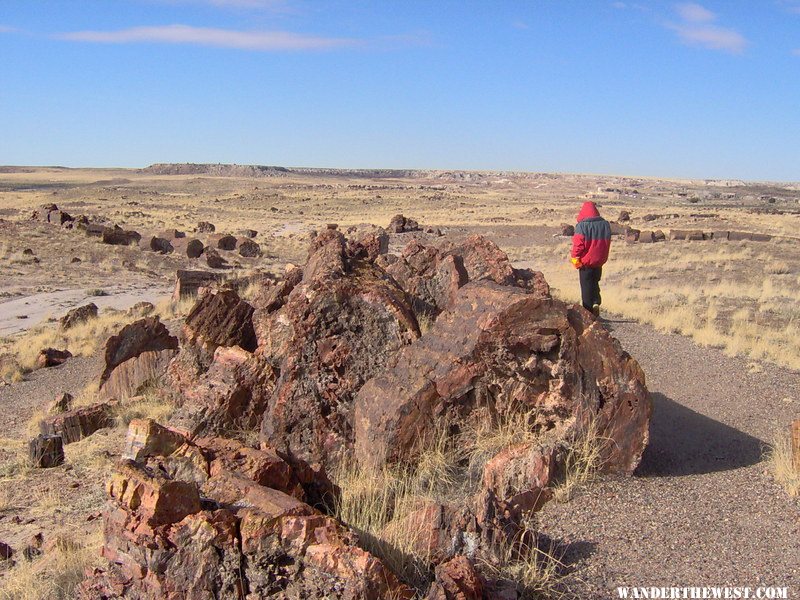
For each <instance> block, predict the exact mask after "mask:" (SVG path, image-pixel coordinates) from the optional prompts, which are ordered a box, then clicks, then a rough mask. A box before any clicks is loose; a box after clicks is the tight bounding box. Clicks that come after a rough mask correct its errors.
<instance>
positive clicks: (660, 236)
mask: <svg viewBox="0 0 800 600" xmlns="http://www.w3.org/2000/svg"><path fill="white" fill-rule="evenodd" d="M666 239H667V236H666V235H664V232H663V231H661V230H660V229H656V230H655V231H654V232H653V241H654V242H664V241H666Z"/></svg>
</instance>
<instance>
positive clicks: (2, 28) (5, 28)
mask: <svg viewBox="0 0 800 600" xmlns="http://www.w3.org/2000/svg"><path fill="white" fill-rule="evenodd" d="M12 31H16V29H14V28H13V27H9V26H8V25H0V33H11V32H12Z"/></svg>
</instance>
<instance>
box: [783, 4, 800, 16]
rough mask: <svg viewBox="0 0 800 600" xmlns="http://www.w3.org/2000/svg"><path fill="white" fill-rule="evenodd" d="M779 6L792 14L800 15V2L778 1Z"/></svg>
mask: <svg viewBox="0 0 800 600" xmlns="http://www.w3.org/2000/svg"><path fill="white" fill-rule="evenodd" d="M778 4H780V5H781V6H783V7H784V8H785V9H786V10H787V11H789V12H790V13H795V14H796V15H800V0H778Z"/></svg>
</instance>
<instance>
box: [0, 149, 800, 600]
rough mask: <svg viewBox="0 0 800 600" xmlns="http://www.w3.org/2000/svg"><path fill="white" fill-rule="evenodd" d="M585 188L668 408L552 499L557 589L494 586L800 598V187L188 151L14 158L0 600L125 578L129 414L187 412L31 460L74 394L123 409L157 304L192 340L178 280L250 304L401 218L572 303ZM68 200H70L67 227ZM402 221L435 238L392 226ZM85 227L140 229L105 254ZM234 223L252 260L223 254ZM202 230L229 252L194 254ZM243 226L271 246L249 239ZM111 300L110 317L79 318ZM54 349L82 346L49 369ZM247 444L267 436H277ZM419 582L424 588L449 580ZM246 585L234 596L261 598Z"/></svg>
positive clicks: (113, 430) (629, 342)
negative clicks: (218, 161) (257, 160)
mask: <svg viewBox="0 0 800 600" xmlns="http://www.w3.org/2000/svg"><path fill="white" fill-rule="evenodd" d="M585 201H594V202H595V203H596V204H597V205H598V207H599V210H600V212H601V214H602V215H603V216H604V217H605V218H606V219H608V220H609V221H612V222H613V223H614V232H615V235H614V238H613V241H612V246H611V255H610V259H609V262H608V263H607V265H606V266H605V267H604V271H603V278H602V281H601V289H602V294H603V304H602V307H601V310H602V312H601V319H600V320H599V321H598V322H597V324H596V326H597V327H602V328H603V329H604V330H605V331H608V332H609V333H610V334H611V335H612V336H613V337H615V338H617V339H618V340H619V342H620V344H621V349H623V350H624V351H625V352H627V353H628V354H630V356H632V357H633V359H635V360H636V361H637V362H638V363H639V365H640V366H641V369H642V371H643V374H644V378H645V381H646V385H647V390H648V391H649V397H650V399H651V402H652V417H651V418H650V421H649V435H648V436H647V440H646V441H647V444H646V449H645V450H644V453H643V455H642V456H641V457H640V461H637V466H636V468H635V470H634V471H633V473H632V475H625V474H605V473H603V472H602V469H599V468H598V469H589V471H592V472H589V473H587V474H586V476H585V477H582V478H580V480H579V481H576V482H575V485H574V487H570V488H569V489H567V490H564V489H563V488H562V489H560V492H559V493H556V494H553V498H552V499H549V501H548V502H546V503H544V505H543V506H541V507H539V506H537V507H536V511H535V512H534V514H533V516H532V519H533V523H534V524H533V525H532V528H533V529H534V530H535V532H536V535H537V536H538V539H539V541H538V542H537V544H538V547H539V548H546V551H544V550H543V551H542V552H541V555H542V556H544V557H549V558H543V559H542V562H543V563H546V562H548V560H551V561H552V565H550V566H553V565H554V567H553V569H551V570H552V572H550V571H548V569H549V568H550V566H547V565H545V566H543V567H542V566H541V565H539V564H534V565H533V566H531V565H530V564H528V565H527V567H528V568H529V569H533V570H534V571H535V570H536V569H538V568H540V567H541V568H542V570H544V571H546V573H545V574H544V575H542V576H541V579H542V582H541V585H539V584H536V585H534V584H530V585H528V584H524V585H523V584H519V585H516V583H515V582H514V577H515V576H518V579H519V581H522V580H526V581H527V579H526V578H530V574H529V573H525V572H523V571H524V569H522V570H520V571H517V572H516V575H515V573H513V572H511V571H508V572H502V573H501V575H502V576H498V577H496V579H498V580H503V581H505V582H506V583H505V584H504V585H503V586H501V587H499V588H491V586H490V585H489V584H488V583H487V584H486V586H485V588H483V592H482V593H483V594H484V596H483V597H498V598H499V597H506V598H511V597H517V596H516V595H512V594H519V597H577V598H610V597H616V596H615V595H614V594H615V593H616V588H617V587H619V586H631V587H633V586H667V587H670V586H672V587H674V586H681V587H682V586H709V585H726V586H750V587H753V588H756V587H758V586H777V587H781V588H786V589H787V590H788V591H789V594H790V595H789V596H788V597H795V595H797V594H800V549H799V548H798V544H797V540H798V539H800V504H798V496H797V495H798V490H799V488H800V483H798V482H799V481H800V479H799V476H798V472H797V470H796V469H793V468H792V465H791V457H790V456H789V454H790V450H789V439H788V438H789V427H790V424H791V422H792V421H793V420H795V419H798V418H799V417H800V374H798V369H800V233H798V231H800V184H788V183H768V182H764V183H755V182H744V181H736V180H724V181H721V180H665V179H656V178H648V177H635V176H606V175H577V174H560V173H510V172H474V171H414V170H408V171H398V170H332V169H311V168H281V167H249V166H236V165H188V164H184V165H171V164H170V165H152V166H150V167H147V168H143V169H67V168H59V167H3V168H0V336H2V340H0V377H2V382H0V428H1V429H2V433H0V438H2V439H0V541H1V542H3V544H4V546H3V547H7V548H10V549H12V550H13V555H10V556H9V557H8V558H7V560H6V561H5V563H4V567H3V573H2V575H0V597H3V598H15V599H16V598H72V597H77V596H75V594H77V593H78V592H77V591H76V590H78V589H79V588H80V586H81V585H82V582H84V581H85V580H86V579H87V578H88V577H90V576H91V574H92V572H93V571H92V569H101V570H102V569H104V568H105V566H104V565H105V563H107V562H108V553H104V556H103V557H101V556H100V547H101V546H102V545H103V529H104V521H105V520H106V519H107V515H104V511H106V506H107V502H108V499H107V496H108V493H109V492H108V491H107V489H106V482H107V480H108V478H109V474H110V473H111V471H112V470H113V469H114V465H115V464H117V461H118V460H119V459H120V457H121V455H122V454H123V448H124V447H125V444H126V442H125V438H126V431H127V429H128V425H129V424H130V423H131V421H136V422H138V421H137V420H139V421H141V420H142V419H148V418H149V419H153V420H155V421H157V422H160V423H162V424H168V423H169V422H170V419H171V418H172V417H173V413H174V411H175V406H174V405H171V404H169V403H167V402H165V401H164V400H163V399H161V398H160V397H159V396H158V394H154V393H150V391H151V390H145V391H144V392H143V393H141V394H137V395H136V396H135V399H134V400H133V401H128V402H126V401H120V403H119V404H118V405H115V407H114V409H113V418H112V419H111V421H110V422H109V423H108V424H107V426H105V427H102V428H100V429H98V430H97V431H95V432H93V433H92V434H91V435H87V436H85V437H83V438H82V439H80V440H78V441H76V442H74V443H70V444H67V445H66V446H65V447H64V454H65V460H64V462H63V464H60V465H58V466H55V467H52V468H36V467H35V466H33V465H31V464H30V456H29V447H28V444H29V441H30V440H31V439H32V438H34V437H35V436H36V435H37V434H38V433H39V431H40V425H39V423H40V421H41V420H42V419H46V418H48V416H52V414H53V409H52V406H51V405H52V403H53V401H54V399H56V398H57V397H59V396H61V395H63V394H65V393H67V394H70V395H71V396H72V397H73V404H72V406H73V407H74V408H78V407H81V406H84V407H85V406H92V405H94V404H96V403H97V402H99V401H100V400H101V399H102V398H101V397H100V390H99V389H98V378H99V377H100V373H101V372H102V371H103V369H104V367H106V366H107V360H106V357H104V355H103V349H104V345H105V344H106V339H107V338H108V337H109V336H111V335H114V334H115V333H117V332H118V331H119V330H120V329H121V328H122V327H123V326H124V325H126V324H128V323H131V322H134V321H136V320H137V319H140V318H142V317H143V316H144V315H145V314H148V315H151V314H157V315H158V316H159V317H160V319H161V321H162V322H163V323H164V324H165V325H166V326H167V328H168V329H169V331H170V332H171V333H174V334H177V333H178V331H179V330H180V329H181V326H182V323H183V319H184V318H185V317H186V316H187V314H189V313H190V311H191V310H192V307H193V305H194V303H195V298H194V297H193V296H192V295H187V296H184V297H180V294H178V296H177V297H174V298H173V291H174V288H175V285H176V272H178V271H179V270H183V271H185V270H202V271H206V272H210V273H214V274H215V277H216V280H215V283H224V282H225V281H240V282H241V281H244V282H246V283H245V284H243V285H242V286H240V287H239V288H237V290H238V293H239V295H240V296H241V297H242V298H243V299H249V298H250V297H251V296H257V295H258V293H259V292H258V289H256V288H258V285H259V283H258V282H259V281H261V280H262V279H265V278H266V279H268V280H270V282H272V281H276V280H280V278H281V277H283V276H284V274H285V273H287V272H291V270H292V268H293V266H299V267H303V266H304V265H305V264H306V260H307V256H308V252H309V245H310V244H312V243H313V240H314V239H315V238H314V237H313V233H314V232H326V231H327V232H331V231H336V232H342V233H343V234H344V235H345V236H350V235H351V234H352V235H355V234H356V233H357V232H360V231H362V230H369V231H374V230H375V228H376V227H381V228H383V229H385V230H388V233H387V234H386V240H387V241H388V252H389V253H390V254H396V255H401V254H402V253H403V251H404V249H405V248H407V247H408V246H409V244H413V243H415V242H418V243H421V244H423V245H437V244H442V243H453V244H460V243H462V242H463V241H464V240H467V239H470V238H471V236H475V235H476V234H477V235H480V236H483V237H484V238H485V239H487V240H489V241H491V242H493V243H494V244H496V246H497V247H499V249H500V250H501V251H502V252H504V253H505V254H506V255H507V257H508V260H509V261H510V264H511V265H513V267H514V268H515V269H521V270H524V269H530V270H531V271H534V272H540V273H541V274H542V275H543V276H544V279H545V280H546V281H547V283H548V284H549V286H550V293H551V294H552V296H553V297H554V298H556V299H558V300H561V301H564V302H566V303H567V304H568V305H571V304H572V303H575V302H577V301H579V297H580V294H579V287H578V278H577V274H576V272H575V270H574V269H573V268H572V266H571V265H570V263H569V260H568V255H569V250H570V243H571V238H570V235H569V233H570V232H569V226H570V225H574V224H575V217H576V213H577V212H578V210H579V208H580V206H581V204H582V203H583V202H585ZM50 205H55V206H57V210H58V211H60V213H59V214H58V218H57V219H54V220H51V221H50V222H48V220H47V217H48V215H53V214H54V213H53V207H52V206H50ZM61 213H66V214H67V215H68V216H69V220H67V219H64V218H62V217H61V216H60V215H61ZM399 214H401V215H404V217H405V218H407V219H413V221H415V222H416V224H418V227H409V229H410V230H409V231H396V230H395V231H393V230H391V228H390V227H389V225H390V223H392V222H393V219H394V217H395V216H396V215H399ZM79 216H83V217H85V219H84V222H83V223H82V224H83V225H84V226H83V227H81V226H79V224H78V221H77V220H76V219H77V218H78V217H79ZM62 219H63V221H62ZM394 222H396V221H394ZM201 223H210V224H213V229H214V231H210V230H209V228H208V226H200V224H201ZM86 225H96V226H97V227H106V228H113V227H114V226H117V227H118V230H117V231H121V232H136V233H137V234H138V236H137V239H135V240H134V239H130V240H128V241H126V243H121V244H118V243H104V242H103V240H104V239H105V238H103V236H102V234H101V235H99V236H98V235H96V234H90V233H89V230H91V229H92V227H88V229H87V227H86ZM334 225H335V228H334ZM565 234H566V235H565ZM226 235H228V236H232V237H233V238H235V239H234V241H233V242H232V246H231V247H230V249H225V248H222V247H219V245H220V243H221V242H220V240H221V239H222V238H223V237H224V236H226ZM331 235H333V234H331ZM317 237H319V236H317ZM109 239H110V238H109ZM192 239H197V240H199V241H200V242H201V243H202V246H203V247H204V248H211V249H212V250H211V251H210V252H209V251H208V250H206V251H204V252H203V253H202V254H200V255H199V256H195V257H189V256H188V255H187V250H186V245H187V243H188V241H189V240H192ZM245 239H247V240H251V242H250V246H249V247H250V248H255V249H254V250H251V251H247V252H240V251H239V247H240V245H241V244H242V242H243V240H245ZM154 240H158V241H154ZM161 240H164V241H166V242H168V244H167V245H166V246H165V245H162V242H161ZM253 243H255V246H253V245H252V244H253ZM223 246H224V243H223ZM209 254H210V255H211V256H212V257H216V258H217V259H219V260H216V261H211V262H210V261H209ZM90 302H92V303H94V304H95V305H96V306H97V307H98V309H99V311H98V315H97V316H96V317H94V318H92V319H90V320H87V321H86V322H84V323H82V324H80V325H78V326H76V327H74V328H71V329H64V328H63V327H62V326H61V325H59V319H60V318H61V317H63V316H64V315H65V314H66V313H67V312H68V311H69V310H70V309H73V308H76V307H79V306H82V305H85V304H87V303H90ZM141 303H150V304H151V305H152V306H151V307H148V306H145V305H142V304H141ZM135 305H138V306H139V308H132V307H135ZM141 311H144V312H141ZM419 326H420V327H419V329H420V332H421V334H422V337H421V338H420V340H422V339H424V338H425V335H426V331H425V329H426V327H423V323H422V322H421V320H420V323H419ZM430 326H431V325H430V324H428V327H430ZM433 327H434V329H435V327H436V325H433ZM44 348H56V349H59V350H67V351H69V352H70V354H71V355H72V356H71V357H70V358H68V359H66V360H65V361H64V362H63V364H59V365H58V366H53V367H46V368H37V366H38V365H37V361H39V360H40V351H41V350H43V349H44ZM56 414H57V413H56ZM234 433H236V434H237V435H235V436H234V435H233V433H231V436H232V437H236V438H237V439H239V441H240V443H242V444H244V445H245V446H246V447H253V448H258V447H259V440H258V432H257V431H256V432H255V433H254V432H252V431H239V432H234ZM595 470H596V471H597V472H594V471H595ZM309 502H310V501H309ZM339 516H340V515H339ZM368 549H370V551H372V552H373V553H377V554H378V555H379V556H380V547H377V549H376V547H375V546H373V547H370V548H368ZM387 560H388V559H387ZM509 560H511V559H509ZM389 562H391V561H389ZM534 562H535V561H534ZM492 568H496V565H495V566H493V567H492ZM487 569H488V570H489V571H491V569H489V567H487ZM477 570H478V572H479V573H480V574H481V577H483V578H485V579H491V577H490V575H487V572H484V571H481V569H480V565H479V566H478V568H477ZM395 571H397V570H396V569H395ZM437 573H438V571H437ZM402 575H403V574H401V577H400V578H401V579H404V577H403V576H402ZM430 578H431V580H433V579H435V577H434V575H433V571H431V575H430ZM405 579H409V581H405V583H408V584H409V585H411V586H412V588H413V589H414V593H416V594H417V595H418V597H421V598H422V597H426V595H425V594H426V593H428V590H427V589H426V588H425V585H427V584H428V583H430V581H428V582H427V583H423V584H421V583H420V579H419V573H415V575H414V576H413V577H406V578H405ZM422 579H423V580H424V577H423V578H422ZM531 579H535V578H531ZM509 580H511V582H510V583H509ZM437 581H438V580H437ZM448 581H449V580H448ZM248 585H250V583H248ZM253 585H254V584H253ZM442 586H443V587H442V589H443V590H444V591H443V592H442V593H443V594H446V595H445V596H433V595H431V596H428V597H431V598H433V597H437V598H438V597H442V598H444V597H447V598H451V597H453V598H456V597H464V598H467V597H473V596H468V595H464V596H456V595H447V594H450V593H451V591H450V590H449V588H447V586H446V585H445V584H442ZM87 589H88V588H87ZM287 589H288V588H287ZM492 589H495V591H491V590H492ZM498 590H499V591H498ZM246 591H247V590H244V588H241V589H239V590H238V591H237V592H230V593H231V594H233V595H230V596H224V595H223V596H221V597H232V598H233V597H237V596H236V594H240V597H242V598H244V597H247V598H248V600H249V599H250V598H256V597H261V596H257V595H253V594H254V592H251V594H250V595H247V596H246V595H245V594H246ZM82 593H90V592H86V591H85V590H84V592H82ZM432 593H433V592H431V594H432ZM287 594H288V593H287ZM493 594H494V595H493ZM85 597H90V596H85ZM98 597H100V596H98ZM104 597H105V596H104ZM107 597H111V596H107ZM119 597H138V596H119ZM164 597H167V596H164ZM169 597H175V598H177V597H179V596H169ZM197 597H200V596H197ZM209 597H211V596H209ZM263 597H284V596H281V595H280V594H278V593H276V594H275V595H274V596H263ZM286 597H294V596H290V595H287V596H286ZM309 597H312V596H309ZM314 597H324V596H314ZM362 597H369V596H362ZM376 597H377V596H376ZM384 597H389V596H388V595H387V596H384ZM187 598H188V596H187Z"/></svg>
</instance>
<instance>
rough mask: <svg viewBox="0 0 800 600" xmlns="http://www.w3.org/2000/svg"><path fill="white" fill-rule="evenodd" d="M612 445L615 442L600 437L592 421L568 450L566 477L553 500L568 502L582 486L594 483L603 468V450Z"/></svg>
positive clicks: (555, 490) (555, 488)
mask: <svg viewBox="0 0 800 600" xmlns="http://www.w3.org/2000/svg"><path fill="white" fill-rule="evenodd" d="M610 443H613V440H610V439H608V438H605V437H602V436H600V435H599V434H598V431H597V425H596V423H595V422H594V421H591V422H590V423H589V425H588V426H587V427H586V428H585V430H584V431H583V432H582V433H581V434H580V435H578V436H576V438H575V439H573V440H572V442H571V443H570V445H569V447H568V448H567V455H566V458H565V460H564V477H563V479H562V480H561V481H559V482H558V483H557V484H556V485H555V486H554V488H553V499H554V500H556V501H557V502H567V501H568V500H570V499H571V498H572V497H573V495H574V494H575V492H576V491H577V490H578V489H579V488H580V487H581V486H584V485H586V484H587V483H589V482H590V481H592V480H593V479H594V478H595V477H596V475H597V473H598V471H599V470H600V468H601V467H602V466H603V464H602V455H603V450H604V449H605V448H606V447H607V445H608V444H610Z"/></svg>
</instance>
